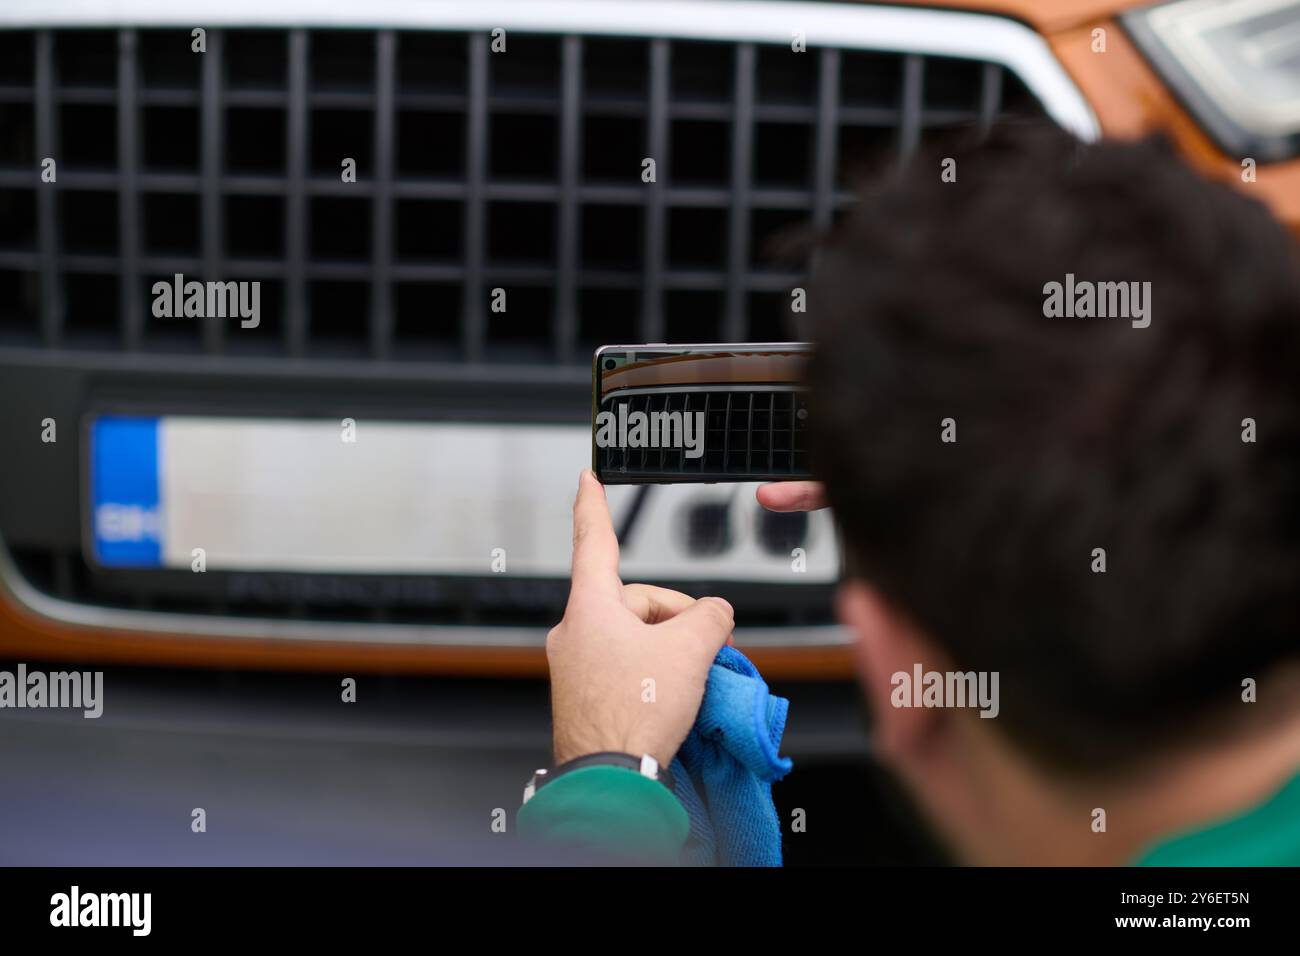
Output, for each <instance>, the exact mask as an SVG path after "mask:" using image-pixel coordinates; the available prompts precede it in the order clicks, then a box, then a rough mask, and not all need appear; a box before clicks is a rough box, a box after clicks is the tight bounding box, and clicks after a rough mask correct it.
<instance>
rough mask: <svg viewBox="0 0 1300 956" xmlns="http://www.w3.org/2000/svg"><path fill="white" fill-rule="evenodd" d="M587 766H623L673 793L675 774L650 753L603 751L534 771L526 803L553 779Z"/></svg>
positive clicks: (527, 787) (526, 789)
mask: <svg viewBox="0 0 1300 956" xmlns="http://www.w3.org/2000/svg"><path fill="white" fill-rule="evenodd" d="M585 767H622V768H623V769H624V770H631V771H633V772H635V773H639V774H641V776H643V777H649V778H650V779H651V780H657V781H659V782H660V783H662V784H663V785H664V786H665V787H667V788H668V791H669V792H670V793H671V792H672V790H673V775H672V773H671V772H670V771H669V769H668V768H667V767H661V766H660V765H659V761H657V760H655V758H654V757H652V756H650V755H649V754H642V755H641V756H640V757H634V756H632V755H631V754H625V753H618V752H617V751H602V752H600V753H594V754H584V755H583V756H581V757H575V758H574V759H572V760H569V761H566V762H565V763H562V764H560V765H559V766H558V767H556V768H555V769H553V770H546V769H541V770H537V771H535V772H534V773H533V778H532V779H531V780H530V781H528V785H527V786H526V787H524V803H527V802H528V801H529V800H531V799H532V797H533V794H535V793H536V792H537V791H538V790H540V789H541V788H542V787H544V786H546V785H547V784H548V783H550V782H551V781H552V780H557V779H559V778H560V777H562V776H564V775H565V774H566V773H572V772H573V771H575V770H582V769H583V768H585Z"/></svg>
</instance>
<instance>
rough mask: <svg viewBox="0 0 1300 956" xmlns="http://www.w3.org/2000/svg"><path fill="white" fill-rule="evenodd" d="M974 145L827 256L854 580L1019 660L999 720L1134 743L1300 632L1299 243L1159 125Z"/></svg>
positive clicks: (817, 395) (819, 279)
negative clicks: (1102, 137) (1134, 139)
mask: <svg viewBox="0 0 1300 956" xmlns="http://www.w3.org/2000/svg"><path fill="white" fill-rule="evenodd" d="M950 155H953V158H955V160H956V164H955V167H954V166H952V165H946V166H945V164H944V163H943V162H942V159H943V157H942V156H933V157H927V158H924V159H921V160H919V161H917V162H915V163H913V164H912V165H911V166H910V167H909V168H908V169H907V170H906V171H904V172H902V173H901V174H899V176H898V177H897V178H892V179H890V180H889V181H888V182H887V183H885V184H884V185H883V187H882V188H880V189H879V190H878V191H874V192H868V193H867V194H865V195H864V196H863V197H862V198H861V199H860V201H859V202H858V203H857V204H856V205H855V207H854V208H853V209H852V211H851V212H850V213H849V214H848V215H847V217H846V218H845V220H844V221H843V222H842V223H841V225H840V226H839V227H838V228H837V229H836V230H835V232H834V233H833V235H832V236H831V237H830V238H829V239H828V241H827V242H826V243H825V244H824V246H823V248H822V249H821V251H820V253H819V256H818V265H817V271H816V275H815V277H814V281H813V288H812V290H811V293H810V316H812V318H813V320H814V323H815V324H814V325H813V327H812V332H813V336H814V338H815V339H816V340H817V342H818V344H819V347H818V348H817V350H816V353H815V356H814V359H813V362H812V364H811V368H810V380H811V382H812V387H813V396H812V410H813V416H814V430H815V432H814V434H815V449H816V454H817V467H818V470H819V472H820V473H821V474H822V475H823V477H824V478H825V481H826V484H827V493H828V497H829V500H830V503H831V505H832V507H833V508H834V510H835V513H836V516H837V519H838V521H839V523H840V525H841V527H842V530H843V535H844V547H845V551H846V554H847V560H848V561H849V568H850V573H851V574H852V575H853V576H854V577H858V578H861V579H862V580H865V581H867V582H869V583H870V584H871V585H872V587H873V588H874V589H875V590H876V591H877V592H878V593H879V594H880V595H882V596H883V598H884V599H885V600H886V601H887V602H888V604H889V605H890V606H892V607H894V608H896V609H898V610H899V611H901V612H902V613H904V614H905V615H906V616H907V617H908V618H909V619H910V620H911V621H912V622H914V623H915V624H916V626H917V627H918V628H919V629H920V630H921V631H922V632H924V633H925V634H926V635H927V636H928V637H929V638H930V639H932V640H933V641H934V642H935V643H936V644H937V645H938V646H939V647H941V648H942V649H943V651H944V652H946V654H947V655H948V656H949V657H950V658H951V660H952V662H953V663H954V664H955V665H956V666H957V667H958V668H959V669H961V670H976V671H996V672H998V673H999V675H1000V698H1001V701H1000V716H999V720H998V721H996V723H997V724H998V725H999V727H1000V728H1001V729H1004V730H1006V731H1007V732H1008V733H1009V734H1010V735H1011V736H1012V737H1013V738H1014V739H1015V740H1016V741H1017V742H1018V743H1020V744H1021V745H1023V746H1024V747H1026V748H1028V749H1029V750H1030V751H1031V752H1032V753H1034V754H1035V755H1037V756H1038V757H1040V758H1042V759H1046V760H1049V761H1051V762H1053V763H1058V764H1066V765H1069V766H1074V767H1096V766H1098V765H1099V764H1110V763H1117V762H1123V761H1126V760H1128V759H1131V758H1133V757H1135V756H1138V755H1140V754H1142V753H1143V752H1144V751H1147V750H1148V749H1149V748H1151V747H1159V746H1163V745H1164V742H1166V741H1176V740H1178V739H1179V737H1180V735H1185V734H1187V733H1189V732H1191V731H1190V730H1189V728H1191V727H1193V726H1195V725H1196V724H1197V723H1198V722H1199V721H1202V720H1213V719H1214V717H1213V715H1215V714H1217V715H1220V716H1222V715H1224V714H1229V713H1230V709H1231V707H1232V706H1233V705H1234V704H1235V705H1237V706H1238V707H1239V706H1240V705H1241V695H1242V688H1243V681H1246V680H1247V679H1252V680H1257V681H1258V682H1259V685H1260V688H1261V693H1263V692H1265V691H1266V689H1267V680H1268V677H1269V675H1270V673H1275V672H1276V671H1277V668H1278V666H1279V665H1280V664H1282V663H1283V662H1284V661H1286V660H1289V659H1294V657H1295V655H1296V654H1297V652H1298V651H1300V639H1298V637H1300V632H1298V631H1297V614H1296V610H1297V582H1298V581H1300V509H1298V508H1297V503H1298V502H1300V409H1298V407H1297V402H1296V397H1297V396H1296V382H1297V380H1298V378H1297V369H1298V368H1300V272H1298V269H1297V258H1296V251H1295V245H1294V241H1293V239H1292V238H1291V237H1290V236H1289V235H1288V233H1287V232H1286V231H1285V230H1284V229H1283V228H1282V227H1281V226H1280V225H1279V224H1278V223H1277V222H1276V221H1275V220H1274V219H1273V218H1272V217H1271V216H1270V215H1269V213H1268V212H1267V210H1266V209H1265V208H1264V207H1263V206H1262V205H1261V204H1259V203H1257V202H1255V201H1253V200H1252V199H1250V198H1248V197H1247V196H1245V195H1242V194H1241V193H1240V192H1239V191H1236V190H1233V189H1230V188H1229V187H1227V186H1222V185H1217V184H1213V183H1210V182H1208V181H1206V180H1204V179H1202V178H1200V177H1199V176H1197V175H1196V174H1194V173H1193V172H1192V171H1190V170H1189V169H1187V168H1186V167H1185V166H1184V165H1183V164H1182V163H1181V162H1180V161H1179V160H1178V159H1176V158H1175V157H1174V156H1173V155H1172V154H1171V152H1170V151H1169V150H1168V149H1167V147H1165V146H1164V144H1163V143H1160V142H1154V141H1148V142H1141V143H1102V144H1100V145H1094V146H1084V145H1080V144H1078V143H1077V142H1075V141H1073V140H1071V139H1069V138H1068V137H1067V136H1066V135H1065V134H1062V133H1059V132H1056V131H1053V130H1044V129H1037V128H1036V129H1021V130H1012V131H1009V132H1008V131H1003V132H1001V133H995V135H994V137H993V138H992V139H991V140H990V141H989V142H987V143H986V144H984V145H983V146H982V147H980V148H978V149H975V150H973V151H970V152H969V153H956V154H950ZM945 169H947V170H949V175H948V176H946V177H945V176H944V175H943V173H944V171H945ZM952 173H955V181H947V180H952V179H953V176H952ZM1114 284H1117V285H1114ZM1116 312H1118V313H1120V314H1118V315H1116V314H1114V313H1116ZM1089 313H1091V314H1089ZM1099 313H1105V317H1103V316H1102V315H1101V314H1099Z"/></svg>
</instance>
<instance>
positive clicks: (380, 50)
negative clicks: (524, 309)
mask: <svg viewBox="0 0 1300 956" xmlns="http://www.w3.org/2000/svg"><path fill="white" fill-rule="evenodd" d="M396 90H397V34H396V33H394V32H393V31H392V30H381V31H380V32H379V33H378V34H377V35H376V37H375V117H374V137H375V149H374V152H375V169H374V173H373V174H372V175H373V177H374V183H375V187H374V188H375V192H374V196H373V200H372V208H371V230H372V232H371V236H372V237H373V238H372V243H373V248H372V250H371V262H372V263H373V269H374V272H373V274H372V276H371V279H370V316H369V318H370V350H371V354H373V355H374V356H375V358H379V359H385V358H388V357H389V356H390V355H391V353H392V340H393V293H392V288H393V287H392V275H391V267H392V264H393V248H392V243H393V196H392V181H393V136H394V131H395V129H396V123H397V104H396ZM363 175H364V173H362V172H361V171H360V170H358V175H357V179H358V180H360V179H361V178H362V176H363ZM353 185H355V184H353Z"/></svg>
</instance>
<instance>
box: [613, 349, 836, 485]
mask: <svg viewBox="0 0 1300 956" xmlns="http://www.w3.org/2000/svg"><path fill="white" fill-rule="evenodd" d="M808 354H809V347H808V346H807V345H806V344H805V343H802V342H767V343H744V344H733V345H606V346H603V347H602V348H600V349H597V350H596V354H595V358H594V362H593V368H592V421H591V456H592V468H593V470H594V471H595V472H596V476H597V477H598V478H600V480H601V481H602V482H605V483H606V484H672V483H677V482H740V481H780V480H786V479H795V478H807V477H810V470H809V462H808V455H809V451H808V408H807V404H806V401H805V399H806V392H805V387H804V371H805V366H806V365H807V360H808Z"/></svg>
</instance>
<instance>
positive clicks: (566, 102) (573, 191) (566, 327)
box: [555, 36, 582, 362]
mask: <svg viewBox="0 0 1300 956" xmlns="http://www.w3.org/2000/svg"><path fill="white" fill-rule="evenodd" d="M562 56H563V59H562V62H561V68H560V72H561V79H560V99H561V102H562V106H561V114H560V214H559V239H558V243H557V245H558V250H557V252H558V256H557V270H556V277H555V281H556V293H555V322H556V329H555V358H556V360H557V361H560V362H568V361H572V359H573V357H574V353H575V349H574V346H575V344H576V341H577V334H578V323H577V310H578V292H577V271H578V212H579V210H578V163H579V162H580V161H581V160H580V156H581V149H580V145H581V144H580V143H579V139H578V137H579V135H580V133H581V122H582V117H581V110H582V100H581V97H582V39H581V38H580V37H574V36H570V37H565V38H564V47H563V54H562Z"/></svg>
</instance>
